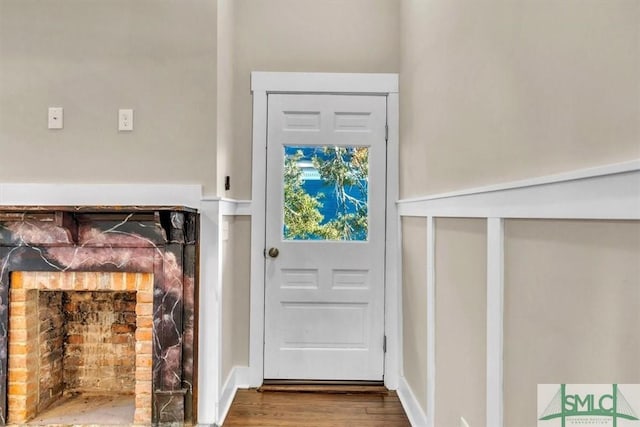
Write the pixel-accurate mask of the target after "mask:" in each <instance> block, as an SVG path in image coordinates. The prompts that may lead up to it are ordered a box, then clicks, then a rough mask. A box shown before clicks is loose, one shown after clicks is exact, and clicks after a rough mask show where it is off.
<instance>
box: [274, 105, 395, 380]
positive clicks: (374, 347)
mask: <svg viewBox="0 0 640 427" xmlns="http://www.w3.org/2000/svg"><path fill="white" fill-rule="evenodd" d="M385 127H386V97H384V96H357V95H286V94H272V95H269V96H268V129H267V131H268V132H267V135H268V136H267V183H266V236H265V239H266V248H267V249H266V251H265V256H266V258H267V261H266V267H265V346H264V378H265V379H300V380H370V381H371V380H372V381H380V380H382V379H383V372H384V350H383V342H384V269H385V257H384V254H385V250H384V244H385V197H386V195H385V181H386V172H385V170H386V141H385Z"/></svg>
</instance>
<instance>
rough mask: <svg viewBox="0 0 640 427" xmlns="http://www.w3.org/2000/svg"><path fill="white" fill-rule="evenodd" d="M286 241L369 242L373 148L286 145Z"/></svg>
mask: <svg viewBox="0 0 640 427" xmlns="http://www.w3.org/2000/svg"><path fill="white" fill-rule="evenodd" d="M283 180H284V209H283V210H284V218H283V221H284V225H283V228H282V230H283V238H284V239H285V240H352V241H353V240H355V241H363V240H367V236H368V223H369V218H368V215H369V212H368V192H369V185H368V184H369V149H368V148H367V147H338V146H331V145H326V146H291V145H287V146H285V147H284V173H283Z"/></svg>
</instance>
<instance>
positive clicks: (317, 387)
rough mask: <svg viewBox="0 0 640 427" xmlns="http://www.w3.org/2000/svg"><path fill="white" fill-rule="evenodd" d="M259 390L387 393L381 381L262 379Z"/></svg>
mask: <svg viewBox="0 0 640 427" xmlns="http://www.w3.org/2000/svg"><path fill="white" fill-rule="evenodd" d="M258 391H259V392H290V393H332V394H339V393H344V394H354V393H374V394H387V393H388V392H389V390H388V389H387V388H386V387H385V386H384V383H383V382H382V381H310V380H264V382H263V384H262V386H261V387H259V388H258Z"/></svg>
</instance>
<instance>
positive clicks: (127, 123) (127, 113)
mask: <svg viewBox="0 0 640 427" xmlns="http://www.w3.org/2000/svg"><path fill="white" fill-rule="evenodd" d="M118 130H119V131H124V132H130V131H132V130H133V110H132V109H131V108H121V109H119V110H118Z"/></svg>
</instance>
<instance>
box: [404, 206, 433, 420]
mask: <svg viewBox="0 0 640 427" xmlns="http://www.w3.org/2000/svg"><path fill="white" fill-rule="evenodd" d="M426 267H427V222H426V220H425V219H424V218H411V217H405V218H402V343H403V347H402V358H403V360H402V365H403V373H402V375H403V376H404V378H405V379H406V381H407V383H408V384H409V387H411V390H412V391H413V394H414V395H415V396H416V399H418V402H419V403H420V405H421V406H422V409H423V410H424V411H425V412H426V411H427V286H426V278H427V268H426Z"/></svg>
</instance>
